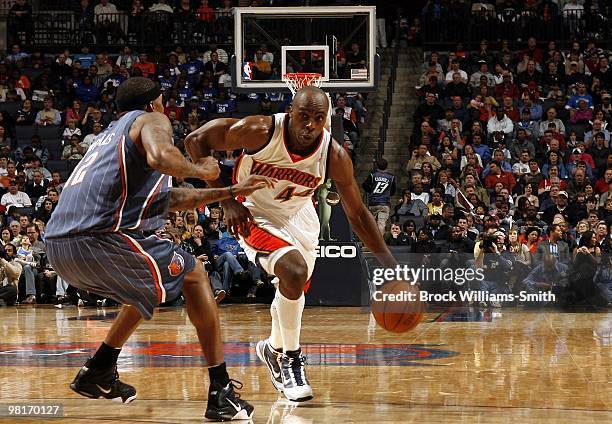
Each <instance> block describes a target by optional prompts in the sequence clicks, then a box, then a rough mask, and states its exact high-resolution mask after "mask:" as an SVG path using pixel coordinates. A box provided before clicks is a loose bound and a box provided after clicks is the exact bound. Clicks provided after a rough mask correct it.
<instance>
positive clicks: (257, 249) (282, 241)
mask: <svg viewBox="0 0 612 424" xmlns="http://www.w3.org/2000/svg"><path fill="white" fill-rule="evenodd" d="M328 110H329V100H328V97H327V96H326V94H325V92H323V91H322V90H321V89H319V88H316V87H313V86H307V87H304V88H302V89H301V90H300V91H298V92H297V93H296V95H295V97H294V99H293V102H292V104H291V106H290V109H289V113H286V114H285V113H279V114H276V115H273V116H249V117H246V118H244V119H241V120H238V119H231V118H224V119H215V120H213V121H210V122H208V123H207V124H205V125H204V126H202V127H201V128H199V129H198V130H196V131H194V132H193V133H191V134H189V135H188V136H187V138H186V139H185V147H186V148H187V151H188V152H189V155H190V156H191V159H192V160H193V161H194V162H197V161H199V160H201V159H202V158H204V157H206V156H209V155H210V154H211V150H218V151H219V150H221V151H225V150H235V149H240V148H244V149H245V151H244V153H243V154H242V155H241V156H240V158H239V159H238V160H237V161H236V164H235V165H234V174H233V179H234V181H233V183H234V184H235V183H236V182H240V181H243V180H244V179H245V178H246V177H248V176H249V175H251V174H258V175H265V176H269V177H271V178H274V179H276V180H277V181H278V182H277V183H276V185H275V186H274V188H273V189H262V190H259V191H257V192H255V193H253V194H251V195H249V196H247V197H246V198H242V199H240V198H239V199H238V201H237V200H234V199H232V200H229V201H224V202H222V206H223V209H224V211H225V216H226V219H227V224H228V227H229V229H230V231H231V232H232V233H233V234H235V235H236V236H237V238H238V240H239V242H240V243H241V245H242V246H243V247H244V250H245V252H246V253H247V255H248V256H249V259H250V260H251V261H254V262H255V263H257V264H259V265H261V266H262V267H263V268H264V269H265V271H266V272H267V273H268V274H270V275H274V276H276V279H277V281H278V287H277V290H276V295H275V298H274V301H273V302H272V306H271V308H270V313H271V315H272V331H271V333H270V337H269V338H268V339H267V340H262V341H260V342H259V343H258V344H257V355H258V356H259V358H260V359H261V360H262V361H263V362H264V363H265V364H266V365H267V366H268V369H269V371H270V376H271V379H272V383H273V384H274V386H275V387H276V389H277V390H279V391H280V392H282V393H283V394H284V396H285V397H286V398H287V399H289V400H292V401H297V402H299V401H306V400H309V399H312V397H313V396H312V388H311V387H310V384H309V383H308V380H307V379H306V375H305V372H304V362H305V360H304V359H305V358H304V356H303V355H302V353H301V350H300V328H301V321H302V311H303V310H304V291H305V290H307V289H308V285H309V284H310V276H311V275H312V271H313V269H314V263H315V248H316V246H317V244H318V240H319V221H318V218H317V213H316V211H315V208H314V205H313V203H312V199H311V197H312V194H313V193H314V191H315V189H316V188H317V187H318V186H319V185H321V184H323V183H324V182H325V180H326V179H327V177H328V176H329V177H330V178H331V179H333V180H334V182H335V183H336V187H337V189H338V192H339V194H340V198H341V202H342V206H343V208H344V210H345V212H346V215H347V217H348V219H349V222H350V223H351V226H352V228H353V230H354V231H355V233H356V234H357V235H358V236H359V238H360V239H361V240H362V241H363V242H364V243H365V244H366V246H367V247H368V248H369V249H370V250H371V251H372V252H374V253H375V254H376V256H377V258H378V260H379V261H380V262H381V265H382V266H385V267H395V266H396V264H397V262H396V261H395V259H394V258H393V256H391V254H390V252H389V249H388V248H387V246H386V245H385V242H384V241H383V238H382V236H381V235H380V231H379V230H378V227H377V226H376V222H374V219H373V217H372V215H371V214H370V212H369V211H368V209H367V207H366V206H365V205H364V204H363V203H362V201H361V195H360V192H359V187H358V185H357V183H356V182H355V178H354V176H353V163H352V162H351V159H350V158H349V156H348V155H347V153H346V152H345V150H344V149H343V148H342V147H341V146H340V144H338V143H337V142H336V141H334V140H333V139H332V137H331V134H330V132H329V131H328V130H326V129H325V123H326V119H327V115H328ZM208 184H209V185H210V186H212V187H223V184H222V182H221V181H220V180H216V181H208ZM230 192H231V189H230ZM316 284H333V283H332V282H324V281H318V282H317V283H316Z"/></svg>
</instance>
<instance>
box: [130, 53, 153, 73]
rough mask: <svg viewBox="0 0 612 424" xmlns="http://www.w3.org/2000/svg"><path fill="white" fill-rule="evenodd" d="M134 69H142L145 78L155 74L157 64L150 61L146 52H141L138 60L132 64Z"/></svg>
mask: <svg viewBox="0 0 612 424" xmlns="http://www.w3.org/2000/svg"><path fill="white" fill-rule="evenodd" d="M132 69H140V72H142V76H143V77H145V78H149V77H151V76H155V64H154V63H153V62H149V60H148V57H147V54H146V53H141V54H140V55H139V56H138V62H136V63H134V64H133V65H132Z"/></svg>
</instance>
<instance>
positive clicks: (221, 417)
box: [204, 380, 255, 421]
mask: <svg viewBox="0 0 612 424" xmlns="http://www.w3.org/2000/svg"><path fill="white" fill-rule="evenodd" d="M234 389H238V390H240V389H242V383H241V382H239V381H236V380H230V382H229V384H228V385H227V386H225V387H222V386H221V385H220V384H217V383H212V384H211V385H210V388H209V389H208V405H207V406H206V413H205V414H204V417H206V418H208V419H209V420H214V421H231V420H250V419H251V417H252V416H253V411H254V410H255V408H253V406H252V405H251V404H250V403H248V402H247V401H245V400H242V399H240V395H239V394H237V393H236V392H235V391H234Z"/></svg>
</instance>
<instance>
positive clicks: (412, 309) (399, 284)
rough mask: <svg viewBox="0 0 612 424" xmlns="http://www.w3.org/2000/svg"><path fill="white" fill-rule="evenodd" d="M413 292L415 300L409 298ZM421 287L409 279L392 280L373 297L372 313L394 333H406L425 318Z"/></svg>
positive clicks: (378, 321)
mask: <svg viewBox="0 0 612 424" xmlns="http://www.w3.org/2000/svg"><path fill="white" fill-rule="evenodd" d="M409 293H412V294H413V296H414V299H415V300H408V294H409ZM418 296H419V287H418V286H416V285H412V284H410V283H409V282H407V281H392V282H390V283H387V284H385V285H384V286H382V287H381V288H380V290H379V294H377V295H375V296H374V297H373V298H372V315H374V319H376V322H377V323H378V325H380V326H381V327H382V328H384V329H385V330H387V331H390V332H392V333H405V332H407V331H410V330H412V329H413V328H415V327H416V326H417V324H418V323H419V322H421V319H422V318H423V309H424V304H423V302H421V301H420V300H418Z"/></svg>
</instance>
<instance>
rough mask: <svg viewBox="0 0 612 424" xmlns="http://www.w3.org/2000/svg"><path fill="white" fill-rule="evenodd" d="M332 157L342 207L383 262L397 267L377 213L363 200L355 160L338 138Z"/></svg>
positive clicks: (334, 178) (384, 264)
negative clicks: (375, 219)
mask: <svg viewBox="0 0 612 424" xmlns="http://www.w3.org/2000/svg"><path fill="white" fill-rule="evenodd" d="M332 143H333V144H332V148H331V152H330V155H331V156H330V158H329V171H328V172H329V176H330V177H331V179H332V180H334V182H335V183H336V188H337V189H338V193H339V194H340V202H341V203H342V208H343V209H344V212H345V213H346V216H347V217H348V220H349V222H350V223H351V226H352V227H353V231H355V233H356V234H357V236H359V238H360V239H361V241H363V242H364V243H365V245H366V246H367V247H368V248H369V249H370V250H371V251H372V253H374V255H375V256H376V258H377V259H378V261H379V262H380V264H381V265H382V266H384V267H387V268H393V267H395V266H396V265H397V261H396V260H395V258H394V257H393V256H392V255H391V252H389V248H388V247H387V245H386V244H385V241H384V240H383V237H382V235H381V234H380V231H379V230H378V226H377V225H376V222H375V221H374V217H373V216H372V214H371V213H370V211H369V210H368V208H367V207H366V206H365V205H364V204H363V202H362V201H361V194H360V192H359V187H358V186H357V182H356V181H355V176H354V175H353V162H352V161H351V159H350V158H349V156H348V154H347V153H346V151H345V150H344V149H343V148H342V147H341V146H340V145H339V144H338V143H337V142H335V141H334V140H332Z"/></svg>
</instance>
